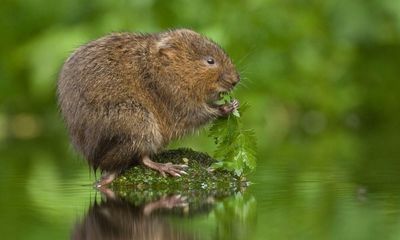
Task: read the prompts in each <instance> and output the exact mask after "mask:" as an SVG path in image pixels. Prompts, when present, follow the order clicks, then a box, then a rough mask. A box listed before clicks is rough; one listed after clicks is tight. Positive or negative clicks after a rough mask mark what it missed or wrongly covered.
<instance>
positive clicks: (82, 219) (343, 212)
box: [0, 127, 400, 239]
mask: <svg viewBox="0 0 400 240" xmlns="http://www.w3.org/2000/svg"><path fill="white" fill-rule="evenodd" d="M397 140H398V136H397V135H396V134H395V131H389V130H388V129H386V128H385V127H381V128H380V129H375V130H371V131H369V132H368V133H358V132H350V131H344V130H342V129H337V130H335V131H332V132H327V133H325V134H319V135H318V136H314V137H305V136H293V137H291V138H289V139H288V140H287V141H283V142H282V143H280V144H277V145H275V146H273V147H271V148H270V149H265V150H263V149H260V151H259V159H258V168H257V171H256V172H255V173H254V174H253V175H252V176H250V179H251V181H252V182H253V184H252V185H251V186H250V187H249V188H248V189H247V190H246V191H244V192H243V193H237V194H236V195H233V196H231V197H228V198H224V199H218V198H215V197H212V196H210V197H209V198H206V199H203V200H204V201H203V203H202V204H200V205H197V206H191V205H185V204H179V201H178V202H176V201H175V202H174V201H173V200H171V199H172V198H171V196H170V197H169V198H168V197H167V198H164V199H161V200H157V201H153V202H149V203H144V204H143V203H142V204H139V205H135V204H132V203H129V202H126V201H123V200H120V199H119V198H115V199H110V198H108V199H107V198H106V197H105V196H102V194H101V193H100V192H98V191H96V190H94V189H93V188H92V187H91V183H92V182H93V181H94V176H93V175H91V174H90V173H89V171H88V169H87V167H86V165H85V164H84V163H83V162H82V161H80V160H79V159H78V158H77V157H74V155H73V154H71V153H69V154H65V152H67V150H65V149H64V148H65V146H66V144H53V145H51V144H50V143H49V142H46V141H30V142H10V143H8V144H5V145H3V146H2V151H3V155H2V161H1V168H0V172H1V174H0V182H1V185H0V189H1V197H0V204H1V205H0V213H1V215H0V216H1V224H0V232H1V238H2V239H68V238H75V239H82V236H86V237H88V236H92V237H93V238H94V239H102V238H101V237H103V239H110V237H111V236H114V237H115V236H118V237H120V238H121V239H126V238H128V237H131V238H139V239H146V238H147V239H399V238H400V177H399V172H400V161H399V159H398V158H399V156H400V154H399V151H400V150H399V148H398V141H397ZM271 144H272V143H271ZM58 145H60V146H58ZM62 153H64V155H62ZM58 155H59V156H61V157H57V156H58ZM186 197H187V196H180V198H179V199H183V200H185V198H186ZM181 203H182V202H181Z"/></svg>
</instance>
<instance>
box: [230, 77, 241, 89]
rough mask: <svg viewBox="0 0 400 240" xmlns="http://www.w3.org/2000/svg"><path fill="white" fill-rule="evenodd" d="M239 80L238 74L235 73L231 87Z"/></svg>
mask: <svg viewBox="0 0 400 240" xmlns="http://www.w3.org/2000/svg"><path fill="white" fill-rule="evenodd" d="M239 81H240V75H239V74H236V77H235V78H234V79H233V81H232V86H233V87H234V86H236V85H237V84H238V83H239Z"/></svg>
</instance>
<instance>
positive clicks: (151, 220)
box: [72, 195, 210, 240]
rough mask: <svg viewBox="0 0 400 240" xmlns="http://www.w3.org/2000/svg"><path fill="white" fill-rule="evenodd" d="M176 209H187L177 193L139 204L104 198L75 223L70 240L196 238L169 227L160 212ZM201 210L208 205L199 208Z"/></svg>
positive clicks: (175, 227)
mask: <svg viewBox="0 0 400 240" xmlns="http://www.w3.org/2000/svg"><path fill="white" fill-rule="evenodd" d="M206 205H210V204H206ZM177 208H179V212H180V213H181V214H182V213H184V212H185V211H187V210H188V209H187V208H188V204H187V203H186V199H185V198H183V197H181V196H179V195H174V196H169V197H163V198H161V199H159V200H157V201H153V202H150V203H146V204H143V205H140V206H134V205H133V204H131V203H129V202H126V201H123V200H121V199H117V198H110V197H108V198H106V199H104V200H102V201H101V203H97V202H95V203H94V204H93V205H92V206H91V207H90V208H89V210H88V212H87V214H86V215H85V216H84V218H83V220H82V221H80V222H78V223H77V224H76V226H75V228H74V230H73V232H72V239H96V240H99V239H100V240H101V239H199V237H196V236H195V234H190V233H189V232H187V231H184V229H179V228H178V227H177V226H173V225H172V224H171V223H169V222H168V220H167V219H166V215H165V214H162V212H164V210H166V209H170V210H172V209H177ZM205 209H208V207H206V208H202V210H205Z"/></svg>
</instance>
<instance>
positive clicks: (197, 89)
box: [57, 29, 239, 172]
mask: <svg viewBox="0 0 400 240" xmlns="http://www.w3.org/2000/svg"><path fill="white" fill-rule="evenodd" d="M208 57H213V58H214V59H215V64H212V65H210V64H208V63H207V58H208ZM238 81H239V75H238V73H237V71H236V70H235V67H234V65H233V64H232V62H231V60H230V59H229V57H228V56H227V55H226V54H225V53H224V51H223V50H222V49H221V48H220V47H219V46H218V45H217V44H215V43H214V42H212V41H211V40H208V39H207V38H205V37H203V36H201V35H200V34H198V33H196V32H193V31H191V30H187V29H178V30H172V31H167V32H163V33H158V34H132V33H115V34H111V35H108V36H105V37H103V38H100V39H97V40H95V41H92V42H90V43H88V44H86V45H83V46H82V47H80V48H78V49H77V50H76V51H75V52H74V53H73V54H72V55H71V56H70V57H69V58H68V59H67V61H66V62H65V64H64V66H63V68H62V70H61V73H60V77H59V80H58V86H57V92H58V100H59V106H60V109H61V114H62V115H63V117H64V119H65V122H66V124H67V128H68V131H69V134H70V137H71V140H72V143H73V145H74V146H75V148H76V149H77V150H78V151H79V152H81V153H82V154H83V155H84V156H85V158H86V159H87V160H88V162H89V164H90V165H91V166H92V167H93V168H94V169H97V168H100V169H101V170H102V171H103V170H106V171H117V172H119V171H121V170H123V169H126V168H127V167H129V166H130V165H131V164H132V163H134V162H135V161H138V159H140V158H141V157H143V156H145V155H152V154H154V153H157V152H158V151H159V150H161V149H162V148H163V147H165V145H166V144H168V143H169V142H170V141H171V140H173V139H176V138H179V137H181V136H183V135H184V134H186V133H189V132H192V131H194V130H195V129H197V128H198V127H199V126H201V125H203V124H205V123H207V122H209V121H210V120H212V119H214V118H216V117H218V116H220V115H222V114H221V111H220V110H219V109H218V108H217V107H216V106H213V104H211V103H212V102H213V101H214V100H216V99H217V98H218V94H219V92H225V91H229V90H231V89H232V88H233V86H234V85H235V84H236V83H237V82H238Z"/></svg>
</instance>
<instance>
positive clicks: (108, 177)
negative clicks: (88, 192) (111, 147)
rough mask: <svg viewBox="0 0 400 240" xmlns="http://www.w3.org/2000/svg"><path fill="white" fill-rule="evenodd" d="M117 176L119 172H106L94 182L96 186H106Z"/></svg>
mask: <svg viewBox="0 0 400 240" xmlns="http://www.w3.org/2000/svg"><path fill="white" fill-rule="evenodd" d="M116 176H117V174H116V173H115V172H105V173H103V175H101V178H100V179H99V180H97V181H96V182H95V183H94V187H96V188H101V187H103V186H106V185H108V184H110V183H111V182H112V181H113V180H114V179H115V177H116Z"/></svg>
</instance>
